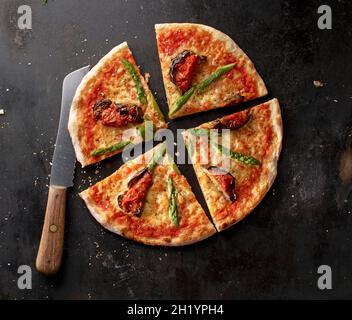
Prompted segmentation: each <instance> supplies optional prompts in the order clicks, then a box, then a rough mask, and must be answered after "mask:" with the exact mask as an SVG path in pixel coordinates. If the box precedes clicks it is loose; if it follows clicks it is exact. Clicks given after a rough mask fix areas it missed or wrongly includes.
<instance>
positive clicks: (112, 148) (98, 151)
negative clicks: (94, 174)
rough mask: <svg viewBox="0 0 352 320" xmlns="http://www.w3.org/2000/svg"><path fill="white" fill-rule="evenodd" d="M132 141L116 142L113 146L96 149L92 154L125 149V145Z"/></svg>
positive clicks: (96, 154) (97, 154)
mask: <svg viewBox="0 0 352 320" xmlns="http://www.w3.org/2000/svg"><path fill="white" fill-rule="evenodd" d="M130 143H131V141H121V142H119V143H116V144H114V145H112V146H109V147H105V148H99V149H95V150H94V151H93V152H92V153H91V155H92V156H101V155H103V154H106V153H111V152H114V151H117V150H120V149H123V148H124V147H125V146H127V145H128V144H130Z"/></svg>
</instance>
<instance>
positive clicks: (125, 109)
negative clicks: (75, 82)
mask: <svg viewBox="0 0 352 320" xmlns="http://www.w3.org/2000/svg"><path fill="white" fill-rule="evenodd" d="M146 123H148V124H149V127H151V128H152V129H151V130H153V128H154V129H159V128H163V127H166V123H165V121H164V118H163V115H162V113H161V111H160V109H159V107H158V105H157V103H156V101H155V99H154V96H153V94H152V92H151V91H150V89H149V88H148V85H147V82H146V81H145V79H144V78H143V77H142V75H141V73H140V71H139V68H138V67H137V65H136V62H135V60H134V58H133V56H132V53H131V51H130V49H129V48H128V45H127V42H123V43H121V44H120V45H118V46H116V47H115V48H113V49H112V50H111V51H110V52H109V53H108V54H107V55H106V56H104V57H103V58H102V59H101V60H100V61H99V62H98V63H97V65H96V66H95V67H94V68H92V70H90V71H89V72H88V73H87V75H86V76H85V77H84V78H83V79H82V82H81V83H80V85H79V86H78V88H77V91H76V94H75V97H74V99H73V102H72V106H71V111H70V117H69V124H68V129H69V132H70V135H71V138H72V142H73V146H74V149H75V152H76V157H77V160H78V161H79V162H80V163H81V165H82V167H84V166H87V165H89V164H92V163H95V162H98V161H100V160H102V159H105V158H107V157H110V156H112V155H114V154H116V153H119V152H121V151H122V149H123V148H124V147H125V146H126V145H127V144H131V143H138V142H140V141H141V140H143V139H144V136H145V128H146V127H147V128H148V126H145V124H146ZM149 131H150V130H149ZM151 135H152V134H151Z"/></svg>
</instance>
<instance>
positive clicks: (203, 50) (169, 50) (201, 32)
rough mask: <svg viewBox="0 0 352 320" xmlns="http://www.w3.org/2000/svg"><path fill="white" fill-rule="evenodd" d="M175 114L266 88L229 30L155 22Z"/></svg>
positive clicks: (244, 98)
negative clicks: (224, 31) (230, 35)
mask: <svg viewBox="0 0 352 320" xmlns="http://www.w3.org/2000/svg"><path fill="white" fill-rule="evenodd" d="M155 31H156V38H157V45H158V52H159V59H160V64H161V71H162V76H163V81H164V87H165V91H166V97H167V102H168V105H169V117H170V118H171V119H174V118H178V117H182V116H185V115H189V114H193V113H196V112H201V111H207V110H210V109H215V108H220V107H225V106H229V105H233V104H237V103H240V102H244V101H248V100H251V99H255V98H258V97H262V96H264V95H266V94H267V89H266V87H265V84H264V82H263V80H262V78H261V77H260V75H259V74H258V72H257V71H256V69H255V67H254V65H253V63H252V61H251V60H250V59H249V58H248V56H247V55H246V54H245V53H244V52H243V51H242V50H241V49H240V48H239V47H238V45H237V44H236V43H235V42H234V41H233V40H232V39H231V38H230V37H229V36H227V35H226V34H224V33H222V32H220V31H218V30H216V29H214V28H212V27H208V26H205V25H201V24H192V23H165V24H157V25H155Z"/></svg>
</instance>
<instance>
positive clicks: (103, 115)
mask: <svg viewBox="0 0 352 320" xmlns="http://www.w3.org/2000/svg"><path fill="white" fill-rule="evenodd" d="M93 114H94V118H95V119H96V120H101V122H102V124H103V125H104V126H108V127H117V128H123V127H126V126H127V125H128V124H130V123H139V122H142V121H143V111H142V109H141V108H140V107H138V106H135V105H130V104H126V105H124V104H119V103H113V102H112V101H111V100H108V99H106V100H102V101H98V102H96V103H95V105H94V107H93Z"/></svg>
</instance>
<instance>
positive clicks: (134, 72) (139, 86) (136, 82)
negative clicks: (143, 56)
mask: <svg viewBox="0 0 352 320" xmlns="http://www.w3.org/2000/svg"><path fill="white" fill-rule="evenodd" d="M121 62H122V64H123V66H124V67H125V69H126V70H127V72H128V73H129V74H130V76H131V77H132V79H133V81H134V85H135V86H136V90H137V94H138V98H139V101H140V102H141V103H142V104H147V97H146V95H145V92H144V89H143V85H142V82H141V79H140V78H139V74H138V72H137V70H136V69H135V67H134V65H133V64H132V63H131V62H130V61H128V60H126V59H121Z"/></svg>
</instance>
